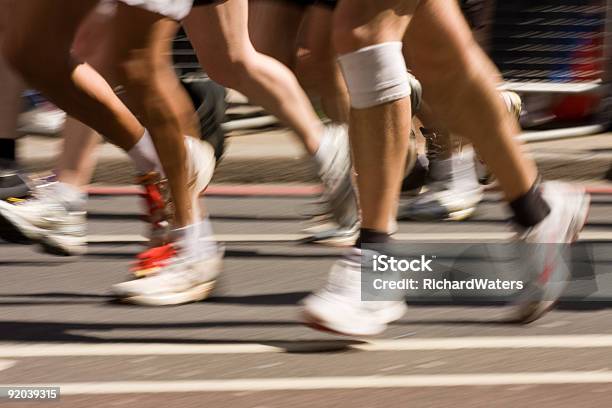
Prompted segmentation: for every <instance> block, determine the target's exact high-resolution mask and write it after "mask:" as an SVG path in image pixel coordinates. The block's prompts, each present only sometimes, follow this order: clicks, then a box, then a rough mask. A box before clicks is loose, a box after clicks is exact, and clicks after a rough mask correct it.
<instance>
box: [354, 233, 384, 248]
mask: <svg viewBox="0 0 612 408" xmlns="http://www.w3.org/2000/svg"><path fill="white" fill-rule="evenodd" d="M390 240H391V235H389V233H387V232H381V231H376V230H373V229H367V228H362V229H361V230H360V231H359V239H357V243H356V244H355V247H357V248H361V246H362V245H364V244H365V245H367V244H386V243H387V242H389V241H390Z"/></svg>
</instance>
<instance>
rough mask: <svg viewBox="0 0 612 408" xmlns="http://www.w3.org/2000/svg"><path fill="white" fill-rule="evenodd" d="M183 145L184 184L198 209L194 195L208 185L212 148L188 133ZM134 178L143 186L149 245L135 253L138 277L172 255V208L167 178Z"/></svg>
mask: <svg viewBox="0 0 612 408" xmlns="http://www.w3.org/2000/svg"><path fill="white" fill-rule="evenodd" d="M185 147H186V149H187V156H188V158H189V159H188V161H187V163H188V168H187V174H188V184H187V186H188V188H189V190H190V191H191V195H192V200H193V202H194V208H196V209H198V208H199V204H198V203H197V201H198V198H199V196H200V194H201V193H202V192H203V191H204V190H205V189H206V187H208V184H209V183H210V180H211V179H212V176H213V173H214V171H215V163H216V161H215V154H214V149H213V148H212V146H211V145H210V144H209V143H208V142H203V141H199V140H196V139H194V138H192V137H188V138H185ZM137 181H138V183H139V184H140V185H141V186H142V187H143V193H142V197H143V201H144V204H145V209H146V211H147V217H146V218H147V221H148V223H149V226H150V229H149V239H150V241H149V248H148V249H147V250H146V251H144V252H142V253H140V254H139V255H138V257H137V262H136V264H135V265H134V266H133V267H132V273H133V274H134V276H135V277H137V278H140V277H144V276H148V275H151V274H154V273H155V272H157V270H158V269H159V268H160V267H163V266H165V265H166V263H167V261H168V259H169V258H170V257H171V255H172V250H170V246H169V244H170V243H171V239H170V230H171V226H172V219H173V216H174V208H173V203H172V199H171V195H170V189H169V186H168V182H167V180H165V179H162V178H161V177H160V175H159V173H155V172H152V173H149V174H146V175H144V176H141V177H139V178H138V180H137Z"/></svg>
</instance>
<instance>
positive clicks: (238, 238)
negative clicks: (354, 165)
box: [87, 231, 612, 244]
mask: <svg viewBox="0 0 612 408" xmlns="http://www.w3.org/2000/svg"><path fill="white" fill-rule="evenodd" d="M514 235H515V234H514V233H512V232H503V231H501V232H439V233H410V234H407V233H399V234H395V235H394V236H393V237H394V238H395V239H396V240H399V241H406V242H450V243H452V242H477V243H484V242H491V241H507V240H509V239H512V238H513V237H514ZM310 238H312V235H308V234H219V235H215V239H216V240H217V241H219V242H227V243H232V242H238V243H239V242H255V243H258V242H260V243H266V242H267V243H274V242H299V241H303V240H308V239H310ZM580 240H581V241H612V231H583V232H582V233H581V234H580ZM87 242H88V243H90V244H107V243H108V244H111V243H121V244H129V243H133V244H141V243H146V242H148V240H147V238H145V237H144V236H142V235H130V234H126V235H122V234H118V235H89V236H88V237H87Z"/></svg>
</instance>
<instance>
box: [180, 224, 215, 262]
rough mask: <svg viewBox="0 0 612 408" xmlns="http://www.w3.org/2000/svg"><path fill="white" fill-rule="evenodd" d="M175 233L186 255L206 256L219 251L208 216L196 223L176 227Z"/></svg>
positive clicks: (182, 251)
mask: <svg viewBox="0 0 612 408" xmlns="http://www.w3.org/2000/svg"><path fill="white" fill-rule="evenodd" d="M173 235H174V240H175V242H176V244H177V245H178V246H179V248H180V251H181V253H183V254H184V256H187V257H197V258H205V257H208V256H212V255H215V254H216V253H217V250H218V248H217V243H216V242H215V240H214V236H213V230H212V225H211V223H210V219H209V218H208V217H206V218H205V219H203V220H202V221H201V222H198V223H196V224H191V225H187V226H186V227H183V228H178V229H175V230H174V231H173Z"/></svg>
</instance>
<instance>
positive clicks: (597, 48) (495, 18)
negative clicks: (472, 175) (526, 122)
mask: <svg viewBox="0 0 612 408" xmlns="http://www.w3.org/2000/svg"><path fill="white" fill-rule="evenodd" d="M489 3H490V4H493V6H491V5H489V8H490V9H492V10H493V11H492V12H491V20H490V21H491V27H489V28H488V30H487V31H488V35H489V38H488V39H487V45H488V48H489V49H488V52H489V54H490V56H491V58H492V60H493V61H494V62H495V64H496V65H497V66H498V67H499V69H500V71H501V73H502V76H503V78H504V80H505V81H506V82H505V84H504V85H503V87H502V89H507V90H512V91H515V92H518V93H520V94H522V95H524V96H525V97H526V99H527V105H528V103H529V97H530V95H534V94H536V95H538V94H539V95H542V94H545V95H549V96H565V99H564V101H568V102H567V103H566V105H565V106H564V108H565V109H566V111H567V109H571V107H572V105H571V103H572V102H573V103H574V106H575V107H578V108H577V109H580V107H581V108H582V109H584V110H585V112H588V110H589V109H591V110H592V111H591V121H590V123H588V124H585V123H581V124H580V126H573V127H564V128H561V129H547V130H545V131H542V132H537V131H535V132H530V133H529V134H528V135H524V136H523V137H522V138H523V139H524V140H525V141H541V140H551V139H555V138H567V137H578V136H586V135H590V134H594V133H599V132H602V131H604V130H605V129H606V128H607V127H608V123H609V113H608V112H607V111H608V109H607V105H608V104H609V103H608V100H609V93H610V91H609V89H610V86H609V77H610V67H611V64H610V60H611V59H610V57H611V47H610V44H611V43H610V41H609V36H610V34H609V33H610V32H611V31H610V30H611V29H612V26H611V25H610V16H611V14H610V13H611V11H612V7H611V6H610V5H609V4H608V3H610V2H607V1H605V0H563V1H558V0H513V1H497V2H493V1H489ZM560 106H561V104H560Z"/></svg>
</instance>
